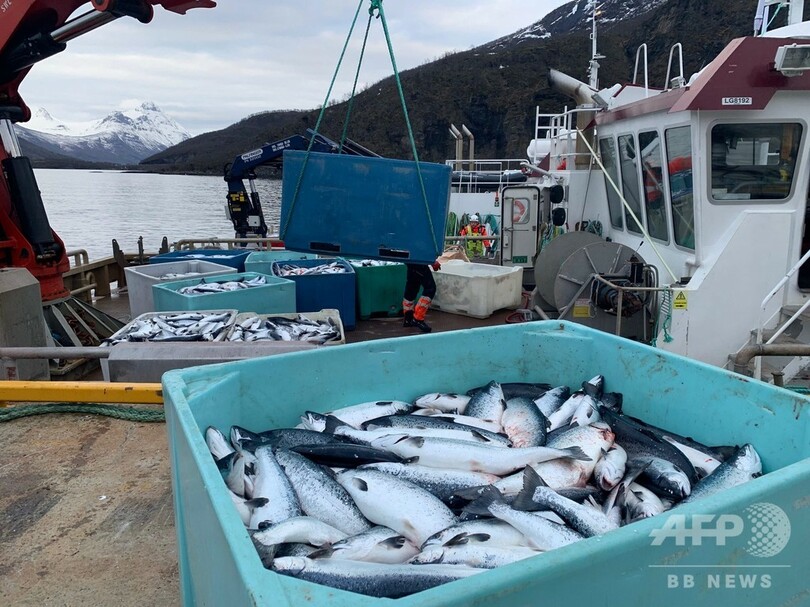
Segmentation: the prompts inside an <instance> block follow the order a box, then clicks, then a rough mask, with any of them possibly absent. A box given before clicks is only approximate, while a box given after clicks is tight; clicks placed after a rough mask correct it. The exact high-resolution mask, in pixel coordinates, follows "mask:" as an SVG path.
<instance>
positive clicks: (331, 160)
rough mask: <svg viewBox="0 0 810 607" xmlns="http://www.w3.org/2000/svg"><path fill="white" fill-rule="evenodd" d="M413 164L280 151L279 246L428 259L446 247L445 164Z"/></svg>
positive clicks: (447, 188)
mask: <svg viewBox="0 0 810 607" xmlns="http://www.w3.org/2000/svg"><path fill="white" fill-rule="evenodd" d="M418 167H419V169H418V170H417V163H416V162H411V161H407V160H396V159H390V158H369V157H363V156H350V155H344V154H322V153H321V154H319V153H314V152H311V153H309V154H307V153H306V152H300V151H291V150H287V151H285V152H284V175H283V182H282V193H281V233H280V235H281V238H282V240H284V244H285V246H286V247H287V248H288V249H292V250H295V251H311V252H314V253H323V254H326V255H336V256H343V255H352V256H357V257H367V258H370V259H384V260H388V261H404V262H413V263H422V264H430V263H433V261H435V259H436V258H437V257H438V256H439V255H440V254H441V252H442V250H443V249H444V230H445V224H446V222H447V207H448V203H449V200H450V174H451V170H450V167H449V166H446V165H443V164H434V163H427V162H420V163H418ZM302 171H303V173H302ZM420 173H421V176H422V183H423V184H424V193H425V195H424V196H423V193H422V184H421V183H420V180H419V174H420ZM425 198H426V199H425Z"/></svg>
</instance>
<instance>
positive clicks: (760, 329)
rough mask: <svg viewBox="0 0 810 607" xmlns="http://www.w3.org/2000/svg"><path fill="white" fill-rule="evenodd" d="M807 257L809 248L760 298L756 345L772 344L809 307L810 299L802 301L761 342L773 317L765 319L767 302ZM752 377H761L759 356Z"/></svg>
mask: <svg viewBox="0 0 810 607" xmlns="http://www.w3.org/2000/svg"><path fill="white" fill-rule="evenodd" d="M808 259H810V250H808V251H807V252H806V253H805V254H804V255H802V258H801V259H800V260H799V261H797V262H796V263H795V264H794V265H793V267H792V268H790V270H789V271H788V273H787V274H785V275H784V276H783V277H782V278H781V279H780V280H779V282H777V283H776V286H774V288H773V289H771V290H770V292H769V293H768V294H767V295H766V296H765V299H763V300H762V305H761V306H760V309H759V322H758V323H757V328H756V345H757V346H762V345H766V346H769V345H771V344H773V343H774V342H775V341H776V340H777V338H779V336H780V335H782V334H783V333H784V332H785V331H786V330H787V329H788V328H789V327H790V325H792V324H793V323H794V322H795V321H796V319H798V318H799V317H800V316H801V315H802V314H804V312H805V310H807V309H808V308H810V299H808V300H807V301H806V302H804V304H803V305H802V306H801V307H800V308H799V309H798V310H796V312H794V313H793V315H792V316H791V317H790V318H788V319H787V320H786V321H785V322H783V323H782V324H781V325H777V327H776V331H774V334H773V335H771V337H770V338H769V339H768V341H766V342H764V343H763V341H762V340H763V339H764V337H763V333H764V331H765V325H766V324H767V323H768V322H770V320H771V319H772V318H773V316H771V317H770V318H767V319H766V318H765V310H766V308H767V307H768V303H770V301H771V300H772V299H773V298H774V297H776V295H777V294H779V292H780V291H782V289H784V288H785V285H786V284H787V283H788V282H789V281H790V279H791V278H792V277H793V275H794V274H795V273H796V272H798V271H799V268H801V267H802V265H804V263H805V262H806V261H807V260H808ZM754 377H755V378H756V379H762V358H760V357H757V358H756V359H755V360H754Z"/></svg>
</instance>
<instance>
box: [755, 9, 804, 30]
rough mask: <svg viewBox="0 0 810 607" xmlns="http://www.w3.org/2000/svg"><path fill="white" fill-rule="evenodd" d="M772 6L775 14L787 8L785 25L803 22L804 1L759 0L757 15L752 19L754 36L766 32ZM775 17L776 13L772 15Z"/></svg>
mask: <svg viewBox="0 0 810 607" xmlns="http://www.w3.org/2000/svg"><path fill="white" fill-rule="evenodd" d="M774 4H775V5H776V11H777V12H779V11H780V10H782V9H783V8H785V7H787V9H788V17H787V23H786V24H785V25H793V24H794V23H801V22H802V21H804V0H759V2H758V3H757V13H756V16H755V17H754V35H755V36H762V35H764V34H765V33H766V32H767V31H768V26H769V25H770V20H771V15H770V9H771V6H773V5H774ZM775 16H776V13H774V17H775Z"/></svg>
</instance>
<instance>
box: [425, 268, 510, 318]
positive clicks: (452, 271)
mask: <svg viewBox="0 0 810 607" xmlns="http://www.w3.org/2000/svg"><path fill="white" fill-rule="evenodd" d="M433 278H434V279H435V281H436V297H435V298H434V299H433V307H435V308H436V309H437V310H442V311H443V312H452V313H453V314H463V315H464V316H472V317H473V318H487V317H488V316H490V315H492V313H493V312H494V311H495V310H500V309H502V308H512V309H514V308H518V307H520V304H521V298H522V295H523V268H521V267H511V268H510V267H503V266H495V265H489V264H485V263H468V262H466V261H460V260H457V259H454V260H451V261H448V262H445V263H443V264H442V269H441V270H439V271H438V272H434V273H433Z"/></svg>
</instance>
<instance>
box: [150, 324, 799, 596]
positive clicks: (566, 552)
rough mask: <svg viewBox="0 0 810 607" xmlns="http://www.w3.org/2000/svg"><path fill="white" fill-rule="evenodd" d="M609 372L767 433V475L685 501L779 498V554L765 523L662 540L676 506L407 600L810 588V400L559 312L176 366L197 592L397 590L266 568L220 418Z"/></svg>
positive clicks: (182, 505)
mask: <svg viewBox="0 0 810 607" xmlns="http://www.w3.org/2000/svg"><path fill="white" fill-rule="evenodd" d="M358 369H362V373H358ZM598 373H601V374H604V375H605V377H606V387H607V389H609V390H611V391H619V392H622V393H623V394H624V406H625V410H626V412H627V413H628V414H630V415H633V416H637V417H641V418H642V419H644V420H646V421H648V422H650V423H652V424H657V425H659V426H663V427H665V428H667V429H669V430H671V431H673V432H677V433H680V434H684V435H689V436H693V437H694V438H695V439H696V440H699V441H701V442H704V443H708V444H741V443H743V442H746V441H752V442H753V443H754V444H755V445H756V447H757V450H758V452H759V453H760V455H761V456H762V460H763V465H764V468H765V470H766V472H767V474H765V475H764V476H762V477H761V478H758V479H755V480H753V481H751V482H749V483H746V484H744V485H741V486H738V487H735V488H733V489H729V490H727V491H724V492H722V493H719V494H716V495H714V496H712V497H709V498H706V499H703V500H701V501H699V502H695V503H693V504H687V505H685V506H681V507H680V508H679V509H678V513H680V514H684V515H687V516H692V515H696V514H704V515H719V514H734V515H738V516H741V517H743V519H744V520H746V521H747V519H746V518H745V517H746V509H747V508H750V507H751V506H752V505H753V504H757V503H762V502H766V503H771V504H774V505H777V506H778V507H779V508H781V509H782V510H784V511H785V513H786V514H787V516H788V517H789V519H790V523H791V526H792V534H791V537H790V539H789V541H788V543H787V544H786V545H785V547H784V549H783V550H782V551H781V552H780V553H779V554H778V555H776V556H774V557H771V558H758V557H755V556H752V555H750V554H749V553H748V552H746V550H745V546H746V541H747V539H748V538H749V537H750V536H751V530H750V528H749V527H746V532H745V533H744V534H741V535H740V536H738V537H732V538H729V539H727V540H726V542H725V544H724V545H720V544H719V542H716V541H714V540H713V539H711V538H704V539H703V542H702V545H693V544H692V543H691V542H689V543H687V544H686V545H681V546H678V545H676V544H675V541H674V540H671V541H667V542H665V543H664V544H662V545H660V546H653V545H652V538H651V536H650V532H651V531H653V530H660V529H661V528H662V526H663V523H664V522H665V521H666V520H667V514H664V515H663V516H659V517H654V518H650V519H647V520H645V521H640V522H637V523H633V524H632V525H630V526H627V527H623V528H621V529H617V530H615V531H611V532H610V533H606V534H604V535H602V536H600V537H594V538H590V539H587V540H582V541H580V542H576V543H574V544H572V545H569V546H566V547H564V548H559V549H557V550H552V551H549V552H546V553H543V554H540V555H538V556H536V557H533V558H530V559H527V560H523V561H520V562H518V563H514V564H512V565H509V566H505V567H501V568H498V569H495V570H492V571H486V572H484V573H481V574H480V575H476V576H473V577H471V578H467V579H463V580H460V581H456V582H452V583H450V584H446V585H443V586H439V587H437V588H434V589H431V590H427V591H425V592H421V593H418V594H415V595H412V596H409V597H405V598H402V599H397V600H396V601H395V602H396V604H397V605H399V606H402V607H417V606H418V607H422V606H424V605H431V606H435V607H450V606H452V607H463V606H468V605H469V606H476V607H500V606H504V607H514V606H516V605H520V606H523V605H545V604H548V605H561V604H568V603H572V602H573V604H576V605H589V606H604V607H607V606H609V605H615V604H616V597H617V596H620V597H622V599H621V602H622V603H624V604H627V605H664V604H667V605H693V606H701V607H703V606H706V607H709V606H711V607H715V606H718V605H727V606H729V607H731V606H735V607H736V606H738V605H743V604H744V605H746V607H750V606H761V607H766V606H767V607H770V606H772V605H782V604H799V603H802V600H801V597H803V596H805V593H806V591H807V579H806V578H807V568H806V562H807V561H806V558H807V555H806V540H805V538H807V537H808V532H810V489H808V487H810V400H809V399H807V398H806V397H803V396H800V395H797V394H794V393H791V392H789V391H787V390H783V389H779V388H775V387H773V386H770V385H767V384H764V383H762V382H757V381H754V380H751V379H750V378H745V377H742V376H739V375H735V374H733V373H730V372H727V371H724V370H722V369H719V368H715V367H710V366H708V365H705V364H702V363H698V362H695V361H691V360H687V359H685V358H682V357H679V356H676V355H673V354H669V353H666V352H663V351H660V350H656V349H653V348H650V347H647V346H643V345H640V344H638V343H635V342H631V341H629V340H625V339H621V338H618V337H615V336H612V335H608V334H606V333H601V332H599V331H595V330H593V329H589V328H587V327H583V326H581V325H575V324H573V323H567V322H558V321H549V322H533V323H521V324H516V325H507V326H502V327H491V328H481V329H471V330H469V331H451V332H447V333H438V334H435V333H434V334H431V335H421V336H413V337H399V338H395V339H384V340H377V341H370V342H365V343H357V344H348V345H344V346H340V347H337V348H319V349H317V350H312V351H307V352H296V353H292V354H283V355H280V356H274V357H270V358H263V359H254V360H250V361H240V362H235V363H226V364H222V365H215V366H207V367H198V368H194V369H185V370H180V371H170V372H168V373H166V374H165V375H164V376H163V389H164V394H165V397H166V421H167V429H168V433H169V453H170V454H171V467H172V483H173V490H174V505H175V520H176V525H177V534H178V552H179V559H180V581H181V589H182V596H183V603H184V604H185V605H187V606H190V605H257V606H262V607H264V606H270V605H272V606H274V607H303V606H304V605H318V606H321V607H326V606H329V607H371V606H374V607H379V606H383V605H393V604H394V602H392V601H391V600H389V599H375V598H371V597H367V596H361V595H357V594H353V593H349V592H345V591H341V590H335V589H332V588H328V587H326V586H319V585H316V584H311V583H308V582H304V581H301V580H297V579H294V578H291V577H285V576H281V575H277V574H275V573H273V572H271V571H268V570H267V569H265V568H264V567H262V564H261V562H260V560H259V557H258V555H257V553H256V550H255V549H254V547H253V545H252V543H251V541H250V538H249V537H248V534H247V532H246V530H245V528H244V525H243V524H242V522H241V520H240V519H239V516H238V514H237V513H236V511H235V509H234V507H233V503H232V502H231V499H230V497H229V496H228V491H227V488H226V487H225V484H224V483H223V482H222V477H221V474H220V472H219V471H218V470H217V466H216V464H215V462H214V460H213V458H212V457H211V454H210V452H209V450H208V447H207V446H206V443H205V437H204V432H205V429H206V427H208V426H209V425H213V426H216V427H217V428H220V429H223V430H227V429H228V428H229V427H230V426H231V425H233V424H237V425H240V426H243V427H246V428H250V429H254V430H257V431H258V430H265V429H270V428H278V427H289V426H293V425H295V424H296V423H297V422H298V421H299V416H300V415H301V413H302V412H303V411H305V410H307V409H313V410H317V411H326V410H329V409H334V408H338V407H342V406H345V405H349V404H353V403H358V402H365V401H370V400H377V399H380V398H398V399H403V400H408V399H413V398H415V397H417V396H419V395H422V394H424V393H427V392H433V391H436V390H442V391H448V392H452V391H455V392H460V391H463V390H466V389H468V388H470V387H472V386H477V385H481V384H482V383H483V382H486V381H488V380H489V379H499V380H501V381H504V382H514V381H530V382H536V381H548V382H552V383H560V384H562V383H565V384H568V385H569V386H578V385H579V383H580V382H581V381H582V380H583V378H589V377H593V376H594V375H596V374H598ZM257 378H261V381H257ZM340 378H351V380H350V381H349V380H348V379H346V380H340ZM270 382H272V385H273V398H272V406H268V396H267V385H268V383H270ZM746 525H749V523H748V522H746ZM201 530H204V532H203V531H201ZM762 565H768V566H769V567H773V568H771V569H763V568H761V567H762ZM709 573H710V574H712V575H718V576H719V577H720V579H722V580H723V584H724V587H722V588H721V589H714V590H711V589H707V585H706V575H708V574H709ZM763 573H767V574H768V575H769V576H770V586H769V587H767V588H763V587H760V586H758V585H757V586H756V587H755V588H747V589H744V588H741V587H740V582H739V577H738V576H740V575H752V574H756V575H758V576H759V575H762V574H763ZM684 574H689V575H693V576H695V577H694V578H693V579H694V580H695V581H696V583H697V584H699V586H697V585H696V586H695V587H692V588H684V587H683V584H681V585H680V586H679V587H677V588H674V587H670V581H671V578H669V577H668V576H670V575H674V576H676V577H677V579H678V580H683V579H684V578H683V576H684ZM726 575H732V576H734V579H735V580H737V581H736V588H725V579H726V578H725V576H726ZM757 579H759V578H757ZM572 597H574V598H572ZM797 598H798V602H797Z"/></svg>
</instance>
